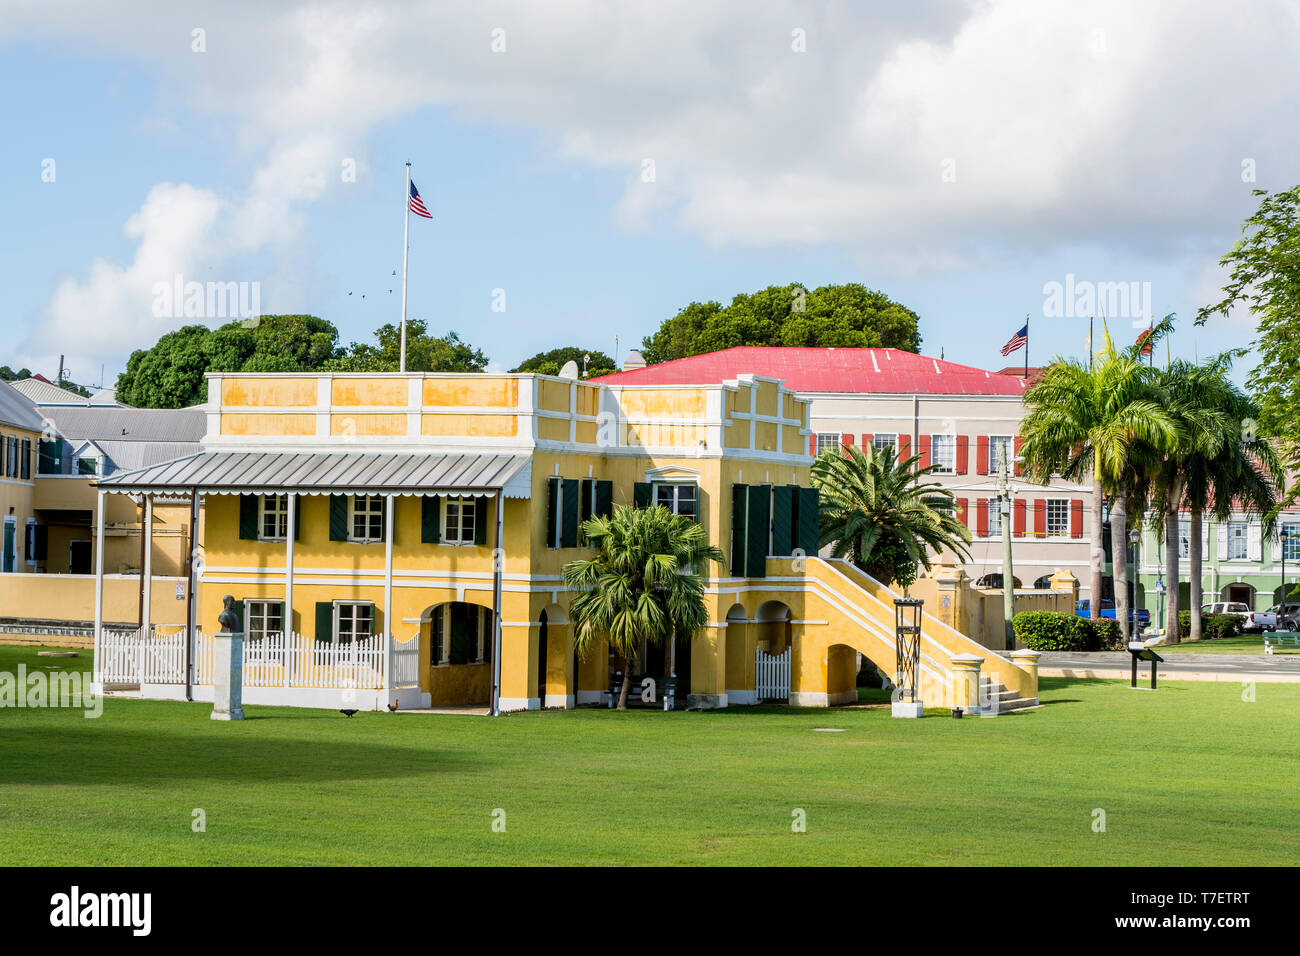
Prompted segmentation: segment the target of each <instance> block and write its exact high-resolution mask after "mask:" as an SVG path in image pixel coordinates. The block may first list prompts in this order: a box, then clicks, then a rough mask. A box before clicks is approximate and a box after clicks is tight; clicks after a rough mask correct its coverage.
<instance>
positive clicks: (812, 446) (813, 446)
mask: <svg viewBox="0 0 1300 956" xmlns="http://www.w3.org/2000/svg"><path fill="white" fill-rule="evenodd" d="M808 454H810V455H812V456H813V457H814V458H816V457H817V435H816V433H813V434H811V435H809V436H808Z"/></svg>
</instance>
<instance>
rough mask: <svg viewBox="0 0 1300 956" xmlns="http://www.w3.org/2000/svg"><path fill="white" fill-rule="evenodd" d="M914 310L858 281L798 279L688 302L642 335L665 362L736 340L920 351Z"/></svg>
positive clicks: (646, 353) (647, 353)
mask: <svg viewBox="0 0 1300 956" xmlns="http://www.w3.org/2000/svg"><path fill="white" fill-rule="evenodd" d="M918 322H919V317H918V316H917V314H916V313H915V312H913V311H912V310H911V309H909V308H907V307H906V306H903V305H900V304H898V303H897V302H895V301H894V300H892V299H891V298H889V296H887V295H885V294H884V293H883V292H876V291H875V290H873V289H868V288H867V287H866V286H864V285H861V284H859V283H857V282H848V283H845V284H843V285H826V286H820V287H818V288H816V289H813V290H811V291H809V290H807V289H805V287H804V286H803V285H801V284H800V283H797V282H796V283H791V284H790V285H785V286H768V287H767V288H766V289H762V290H760V291H758V292H755V293H753V294H745V293H742V294H740V295H737V296H736V297H735V298H733V299H732V300H731V304H730V305H727V306H723V305H721V304H720V303H718V302H692V303H691V304H690V305H688V306H686V308H684V309H682V310H681V311H680V312H678V313H677V314H676V315H675V316H673V317H672V318H671V319H668V320H667V321H665V322H664V323H663V325H661V326H660V327H659V330H658V331H657V332H655V333H654V334H653V335H650V336H647V337H646V338H645V339H644V340H643V341H642V343H641V354H642V356H643V357H644V358H645V360H646V361H647V362H649V363H650V364H655V363H657V362H667V361H669V360H670V359H678V358H685V357H687V356H688V355H699V354H701V353H703V352H716V351H717V350H719V349H727V348H733V347H735V346H737V345H786V346H822V347H834V348H879V347H884V348H897V349H903V350H904V351H907V352H919V351H920V349H921V334H920V332H919V330H918V328H917V323H918Z"/></svg>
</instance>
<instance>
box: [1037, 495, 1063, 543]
mask: <svg viewBox="0 0 1300 956" xmlns="http://www.w3.org/2000/svg"><path fill="white" fill-rule="evenodd" d="M1052 505H1057V506H1058V509H1057V510H1058V511H1059V510H1060V506H1064V509H1065V510H1064V515H1065V517H1064V519H1062V520H1061V522H1060V523H1058V525H1057V530H1055V531H1054V530H1052ZM1058 517H1059V516H1058ZM1043 536H1044V537H1046V538H1068V537H1069V536H1070V499H1069V498H1045V499H1044V503H1043Z"/></svg>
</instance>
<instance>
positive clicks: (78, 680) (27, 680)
mask: <svg viewBox="0 0 1300 956" xmlns="http://www.w3.org/2000/svg"><path fill="white" fill-rule="evenodd" d="M5 707H16V708H28V707H31V708H44V707H75V708H80V709H82V710H84V711H85V714H84V715H83V716H85V717H99V716H101V715H102V714H103V713H104V698H103V696H102V695H100V694H97V693H95V690H94V685H93V684H92V682H91V677H90V675H89V674H85V673H81V672H79V671H73V672H71V673H67V672H63V671H58V672H54V673H48V674H47V673H46V672H45V671H32V672H31V673H30V674H29V673H28V672H27V665H26V664H19V665H18V673H17V674H13V673H11V672H9V671H0V708H5Z"/></svg>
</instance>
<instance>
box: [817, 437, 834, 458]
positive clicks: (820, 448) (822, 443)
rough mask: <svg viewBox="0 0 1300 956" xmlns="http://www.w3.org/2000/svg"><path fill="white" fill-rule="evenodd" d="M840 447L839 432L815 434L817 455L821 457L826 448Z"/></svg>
mask: <svg viewBox="0 0 1300 956" xmlns="http://www.w3.org/2000/svg"><path fill="white" fill-rule="evenodd" d="M839 447H840V433H839V432H818V433H817V454H818V455H821V454H822V453H823V452H825V451H826V450H827V449H828V448H839Z"/></svg>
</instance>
